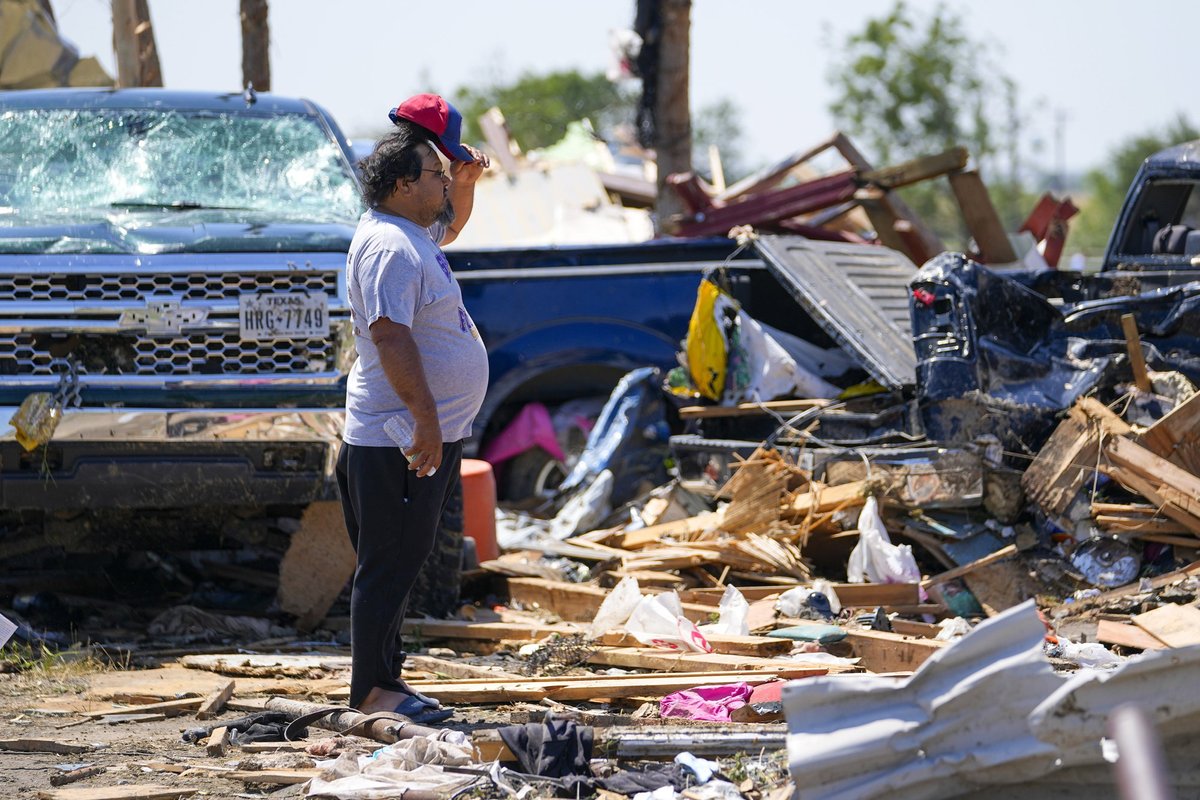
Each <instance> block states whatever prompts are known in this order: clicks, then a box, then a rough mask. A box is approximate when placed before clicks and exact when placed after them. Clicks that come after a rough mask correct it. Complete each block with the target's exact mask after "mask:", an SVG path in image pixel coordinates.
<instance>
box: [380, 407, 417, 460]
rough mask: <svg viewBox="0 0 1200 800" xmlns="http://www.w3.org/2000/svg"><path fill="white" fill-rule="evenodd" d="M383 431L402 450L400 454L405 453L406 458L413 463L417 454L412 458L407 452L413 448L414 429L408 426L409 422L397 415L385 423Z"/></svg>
mask: <svg viewBox="0 0 1200 800" xmlns="http://www.w3.org/2000/svg"><path fill="white" fill-rule="evenodd" d="M383 431H384V433H386V434H387V435H388V436H390V437H391V439H392V441H393V442H395V443H396V445H397V446H398V447H399V448H400V452H402V453H404V457H405V458H407V459H408V460H409V461H410V462H411V461H412V460H413V458H414V456H415V454H414V456H410V455H409V454H408V452H407V451H408V449H409V448H411V447H412V446H413V429H412V425H409V424H408V420H406V419H405V418H404V417H402V416H400V415H399V414H397V415H396V416H394V417H392V418H391V419H389V420H388V421H387V422H385V423H383Z"/></svg>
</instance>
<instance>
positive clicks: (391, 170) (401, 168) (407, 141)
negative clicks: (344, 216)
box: [358, 122, 433, 208]
mask: <svg viewBox="0 0 1200 800" xmlns="http://www.w3.org/2000/svg"><path fill="white" fill-rule="evenodd" d="M432 137H433V134H432V133H430V132H429V131H428V130H427V129H425V128H423V127H421V126H420V125H416V124H414V123H409V122H401V123H399V124H397V125H396V126H395V128H394V129H393V130H392V132H391V133H389V134H388V135H387V136H385V137H383V138H382V139H380V140H379V141H378V142H377V143H376V144H375V149H374V150H372V151H371V154H370V155H369V156H367V157H366V158H364V159H362V160H361V161H359V162H358V169H359V173H360V177H361V181H362V198H363V202H364V203H366V204H367V205H368V206H369V207H370V208H378V207H379V204H380V203H382V202H383V201H384V200H386V199H388V197H389V196H390V195H391V193H392V190H393V189H394V188H395V187H396V181H397V180H406V181H415V180H417V179H419V178H420V177H421V163H422V161H421V159H422V153H421V149H420V145H422V144H426V145H429V146H430V147H431V148H432V147H433V144H432Z"/></svg>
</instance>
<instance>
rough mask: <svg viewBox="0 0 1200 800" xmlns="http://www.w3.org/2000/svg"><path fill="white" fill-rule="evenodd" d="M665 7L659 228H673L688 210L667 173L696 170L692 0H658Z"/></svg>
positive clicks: (658, 139)
mask: <svg viewBox="0 0 1200 800" xmlns="http://www.w3.org/2000/svg"><path fill="white" fill-rule="evenodd" d="M658 2H660V3H661V11H662V39H661V43H660V46H659V63H658V96H657V103H656V109H655V115H656V117H657V126H656V128H657V137H656V141H655V146H654V149H655V152H656V154H657V161H658V201H657V203H656V206H655V210H656V214H655V217H656V221H655V228H656V231H657V232H658V233H662V232H663V231H664V230H669V228H670V220H671V218H672V217H673V216H675V215H678V214H682V213H683V212H684V211H685V208H684V205H683V201H682V200H680V198H679V195H677V194H676V193H675V191H674V190H673V189H671V188H670V187H669V186H667V176H668V175H672V174H675V173H681V172H691V170H692V113H691V105H690V103H689V102H688V58H689V38H690V34H691V9H692V2H691V0H658Z"/></svg>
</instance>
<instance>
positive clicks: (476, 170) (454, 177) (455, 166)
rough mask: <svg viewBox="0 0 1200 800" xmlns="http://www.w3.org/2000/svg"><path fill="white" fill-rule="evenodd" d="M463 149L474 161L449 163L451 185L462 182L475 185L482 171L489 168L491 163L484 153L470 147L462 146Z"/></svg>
mask: <svg viewBox="0 0 1200 800" xmlns="http://www.w3.org/2000/svg"><path fill="white" fill-rule="evenodd" d="M463 149H464V150H466V151H467V152H468V153H470V154H471V155H472V157H474V159H475V160H474V161H451V162H450V180H451V181H452V182H453V183H458V182H459V181H462V182H464V183H475V181H477V180H479V176H480V175H482V174H483V171H484V170H485V169H487V168H488V167H490V166H491V162H490V161H489V160H488V157H487V155H486V154H485V153H483V152H482V151H480V150H476V149H475V148H474V147H471V146H470V145H466V144H464V145H463Z"/></svg>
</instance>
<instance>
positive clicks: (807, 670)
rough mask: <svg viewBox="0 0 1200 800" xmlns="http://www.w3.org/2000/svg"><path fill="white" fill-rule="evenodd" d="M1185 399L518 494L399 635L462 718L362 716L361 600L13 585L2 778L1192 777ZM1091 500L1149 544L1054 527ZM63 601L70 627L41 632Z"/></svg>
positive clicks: (315, 789)
mask: <svg viewBox="0 0 1200 800" xmlns="http://www.w3.org/2000/svg"><path fill="white" fill-rule="evenodd" d="M1198 409H1200V399H1197V397H1196V396H1192V397H1191V398H1189V399H1187V400H1184V401H1183V402H1181V403H1179V404H1178V405H1177V406H1176V407H1175V408H1173V409H1172V410H1171V411H1170V412H1169V413H1167V414H1166V415H1164V416H1162V417H1161V418H1159V419H1158V420H1156V421H1153V422H1151V423H1150V424H1149V425H1146V426H1142V425H1140V424H1138V423H1136V422H1135V423H1134V424H1132V425H1131V424H1130V423H1127V422H1125V421H1124V420H1123V419H1122V418H1121V417H1120V416H1118V415H1117V414H1115V413H1114V412H1113V411H1111V410H1110V409H1109V408H1108V407H1107V406H1105V405H1103V404H1100V403H1098V402H1095V401H1094V400H1091V399H1084V400H1082V401H1080V402H1079V403H1078V404H1077V405H1076V406H1074V407H1072V409H1071V410H1070V412H1069V414H1067V415H1066V416H1065V418H1064V419H1063V420H1062V421H1061V422H1060V423H1059V425H1058V426H1057V429H1056V430H1055V431H1054V432H1053V434H1052V435H1051V436H1050V437H1049V438H1048V439H1047V441H1046V444H1045V446H1044V447H1043V448H1042V450H1041V452H1040V453H1039V454H1038V455H1037V456H1036V458H1034V459H1032V461H1031V464H1030V466H1029V468H1028V469H1027V470H1025V471H1024V473H1023V475H1022V474H1018V475H1017V476H1016V479H1015V480H1013V479H1012V478H1011V477H1010V476H1009V473H1010V472H1011V470H1006V469H1005V468H1002V467H1001V466H999V465H995V464H992V465H989V461H988V459H987V456H986V454H985V453H983V452H974V451H971V450H969V449H963V450H962V451H960V452H958V453H957V455H956V454H954V453H951V452H949V451H947V450H945V449H940V450H937V451H936V452H933V453H927V454H925V457H924V458H922V459H917V460H911V459H910V460H908V461H904V460H899V461H896V460H893V462H892V463H886V462H884V461H880V462H878V463H876V464H874V465H871V464H864V463H863V462H862V461H861V460H856V461H851V462H846V463H845V464H843V465H842V468H839V469H837V470H830V469H826V470H825V471H824V472H823V477H824V478H825V480H823V481H822V480H817V479H816V478H815V477H814V473H813V471H812V470H811V469H808V468H804V467H801V466H800V465H799V463H798V462H799V461H800V460H801V459H798V458H797V457H796V452H795V450H794V449H793V448H789V447H788V446H786V445H784V444H780V446H778V447H766V446H759V447H757V448H755V450H754V451H753V452H752V453H751V454H750V455H749V456H747V457H740V456H734V457H733V458H732V461H731V464H730V466H731V467H732V469H731V470H730V471H731V475H732V477H731V478H729V479H728V480H726V481H723V482H722V483H720V484H719V485H718V484H713V483H712V482H709V483H708V484H705V483H704V482H702V481H687V480H682V479H676V480H673V481H670V482H668V483H667V484H664V485H662V486H659V487H655V488H654V489H653V490H651V491H650V492H648V493H645V494H643V495H640V496H639V497H638V498H636V500H635V501H632V502H631V504H630V505H628V506H627V507H626V508H625V509H624V510H622V511H621V512H620V513H619V514H617V516H618V517H620V516H622V515H623V516H624V517H625V518H630V517H629V509H630V508H634V509H636V512H637V513H636V514H635V515H634V516H635V517H636V519H637V520H638V523H637V524H633V523H630V522H625V523H621V524H615V525H609V526H605V527H597V528H594V529H590V530H585V531H583V532H573V533H571V534H570V535H567V536H562V537H560V538H556V537H555V536H554V534H553V525H554V524H555V522H556V520H557V521H560V522H561V520H560V519H559V518H560V517H562V514H563V512H560V513H559V515H558V517H556V518H555V519H538V518H535V517H532V516H530V515H528V514H523V513H517V512H502V513H500V514H499V515H498V517H497V522H498V527H499V538H500V539H501V541H508V542H510V544H511V543H512V542H514V541H519V542H521V543H523V544H522V545H521V546H506V547H505V550H506V552H505V553H504V554H502V555H501V556H500V557H499V558H497V559H495V560H492V561H488V562H484V563H483V564H482V565H481V567H480V568H478V569H475V570H470V571H468V572H466V573H464V575H463V586H462V591H461V594H462V597H463V601H462V602H461V604H460V605H459V606H458V607H457V609H456V610H454V611H453V612H452V613H449V614H445V615H443V617H444V618H441V619H435V618H431V617H420V616H414V617H411V618H409V619H408V620H407V621H406V623H405V625H404V637H405V640H406V644H407V648H408V650H409V656H408V658H407V660H406V663H405V666H404V675H405V676H406V679H407V680H408V681H409V682H410V683H411V684H412V685H413V686H414V687H415V688H417V689H418V691H420V692H421V693H422V694H424V695H427V696H428V697H430V698H434V699H436V700H437V701H440V703H441V704H442V705H443V707H446V708H452V709H453V710H454V714H453V716H452V717H450V719H448V720H445V721H439V722H437V723H432V724H428V725H417V724H413V723H411V722H409V721H408V720H406V719H405V718H402V717H397V716H394V715H393V716H391V717H390V718H387V717H385V718H381V719H380V718H364V715H361V714H358V713H357V712H354V711H352V710H350V709H347V708H345V707H344V705H345V703H346V700H347V697H348V692H349V688H348V680H349V665H350V660H349V648H348V646H347V645H346V643H345V640H346V637H347V635H348V633H347V631H348V619H347V618H346V617H345V611H346V595H345V594H344V593H343V594H342V595H341V596H340V597H338V598H337V599H334V600H332V601H330V602H329V603H327V605H328V607H327V608H325V609H322V611H323V615H322V616H321V617H320V619H319V621H317V622H316V623H314V624H313V625H312V626H311V629H310V630H305V631H301V630H298V629H297V628H295V627H294V626H291V625H289V624H288V623H287V620H288V619H290V617H288V616H287V615H280V614H274V615H266V616H264V615H261V614H260V615H253V614H250V615H246V614H242V615H238V614H234V613H217V612H214V611H208V610H203V609H200V608H197V607H195V606H192V605H188V604H186V603H172V602H171V599H172V598H171V594H170V593H169V592H164V593H160V594H159V595H157V596H155V597H152V598H149V596H148V595H144V594H143V595H142V598H143V599H142V600H141V601H139V603H138V604H137V605H129V604H126V603H123V601H121V600H120V595H121V592H120V591H119V590H117V591H112V592H109V593H107V594H105V595H104V596H103V597H102V596H99V595H97V596H95V597H94V598H92V602H91V605H90V608H83V607H82V606H83V605H85V603H84V602H83V601H81V599H80V596H78V595H74V594H71V593H69V592H67V591H65V589H64V590H62V591H60V592H59V593H58V594H57V595H56V594H55V593H53V592H48V591H43V592H40V593H38V594H36V595H24V596H18V597H17V598H16V599H17V600H18V601H19V602H18V603H15V605H17V606H18V607H20V608H21V609H23V611H24V616H21V615H18V613H17V612H16V611H13V612H11V613H13V615H14V616H20V618H21V619H22V627H21V629H20V630H21V635H20V636H19V637H18V639H17V641H16V643H15V644H10V645H9V646H8V647H7V648H6V649H5V651H4V654H5V660H4V662H3V663H4V670H5V673H4V674H3V676H0V687H2V688H3V691H2V692H0V709H2V711H3V713H2V716H0V749H3V750H4V751H5V752H4V759H5V765H6V769H5V770H4V771H3V774H2V775H0V781H2V782H3V784H4V786H3V789H2V790H0V793H2V794H3V795H4V796H9V797H46V798H63V799H64V800H65V799H66V798H87V799H88V800H104V799H105V798H175V797H185V796H192V795H195V796H210V797H254V796H265V795H270V796H273V797H302V796H315V797H344V798H355V797H363V798H367V797H394V796H401V795H402V794H404V795H405V796H407V792H409V791H415V792H417V794H416V795H414V796H416V797H430V798H433V797H451V796H456V795H458V794H461V793H464V792H465V793H470V795H471V796H476V797H505V796H509V795H512V794H517V795H522V793H525V794H528V793H532V794H535V795H537V796H554V795H557V796H576V794H577V793H578V794H579V795H580V796H584V795H590V794H594V793H596V792H599V793H601V794H604V795H607V794H609V793H616V794H626V795H632V794H636V793H638V792H643V791H646V792H649V791H655V792H656V797H675V796H678V795H679V794H682V795H683V796H684V797H686V798H689V800H695V798H710V797H723V798H733V797H746V798H751V799H752V800H757V798H779V799H780V800H781V799H782V798H785V797H790V796H798V797H874V796H884V795H885V794H887V795H890V794H892V793H898V794H899V796H903V797H960V796H962V797H1013V796H1021V797H1043V796H1044V797H1052V796H1053V797H1059V796H1078V797H1082V796H1084V793H1087V795H1088V796H1090V797H1106V796H1112V797H1117V796H1119V795H1118V794H1117V793H1116V788H1115V787H1116V786H1117V782H1116V777H1115V775H1114V766H1113V764H1112V763H1111V762H1110V760H1109V759H1107V758H1106V755H1105V749H1106V747H1111V746H1112V745H1102V741H1105V742H1116V746H1117V747H1120V748H1121V752H1122V753H1135V752H1148V753H1150V755H1151V756H1153V757H1155V758H1159V759H1161V763H1162V764H1163V765H1164V766H1163V767H1162V770H1163V772H1162V775H1161V777H1163V779H1164V780H1166V781H1168V782H1169V783H1170V784H1171V785H1173V786H1174V788H1175V790H1176V792H1177V795H1176V796H1179V797H1194V796H1196V793H1197V792H1198V791H1200V785H1198V784H1197V782H1196V781H1195V780H1194V778H1193V776H1194V774H1195V773H1194V771H1193V770H1192V769H1191V767H1190V765H1191V763H1193V761H1194V741H1195V733H1196V726H1197V722H1198V721H1200V716H1198V715H1200V705H1198V703H1200V700H1198V699H1197V698H1198V697H1200V696H1198V695H1197V694H1196V692H1195V691H1194V686H1193V685H1192V682H1193V679H1194V676H1195V675H1196V674H1197V672H1196V669H1197V667H1198V666H1200V648H1197V647H1195V646H1194V645H1196V644H1198V643H1200V609H1198V608H1197V607H1196V605H1195V601H1196V593H1197V587H1198V586H1200V562H1190V561H1188V559H1187V558H1180V555H1181V554H1190V555H1193V556H1194V553H1195V549H1196V548H1195V547H1194V545H1193V542H1195V541H1196V539H1195V531H1196V530H1197V526H1198V525H1200V518H1197V517H1195V516H1193V509H1194V508H1195V506H1194V505H1192V503H1193V502H1194V501H1190V500H1188V499H1187V498H1188V497H1193V496H1200V495H1195V494H1188V493H1191V492H1194V490H1193V489H1192V488H1190V487H1191V486H1192V482H1195V481H1197V479H1196V478H1195V477H1193V476H1192V473H1191V472H1189V471H1188V467H1185V466H1183V465H1181V464H1180V463H1179V462H1180V461H1182V460H1184V458H1183V457H1182V456H1180V454H1181V453H1182V454H1190V453H1191V452H1192V448H1193V445H1192V442H1193V438H1192V437H1193V436H1194V430H1195V426H1194V425H1192V424H1191V423H1190V419H1191V418H1192V416H1193V415H1195V414H1196V413H1200V412H1198ZM1168 442H1169V443H1172V444H1171V446H1170V448H1167V447H1166V445H1164V443H1168ZM1164 449H1169V450H1170V452H1168V453H1167V456H1168V457H1166V458H1164V456H1163V455H1159V454H1158V453H1163V452H1164ZM1187 457H1188V458H1190V456H1187ZM1097 463H1099V464H1100V465H1101V469H1100V470H1099V473H1097V471H1096V470H1095V468H1094V465H1095V464H1097ZM1185 463H1186V461H1185ZM1082 464H1089V465H1093V466H1092V467H1089V468H1081V466H1080V465H1082ZM993 472H999V473H1000V475H1001V477H1003V478H1005V479H1006V480H1007V483H1006V484H1004V485H1005V486H1007V487H1009V490H1010V491H1014V492H1016V491H1021V486H1022V485H1023V486H1024V492H1025V496H1027V497H1028V502H1029V503H1030V504H1031V507H1032V508H1033V509H1036V511H1037V515H1039V516H1037V517H1035V516H1033V515H1032V514H1031V513H1030V511H1029V509H1028V508H1026V507H1024V506H1021V507H1018V508H1016V509H1014V508H1011V507H1010V506H1011V505H1012V504H1011V503H1008V504H1006V503H1003V502H1000V503H997V502H996V500H995V499H993V498H991V495H992V494H994V490H992V489H989V487H991V486H993V482H994V481H995V480H996V477H995V476H993ZM1098 474H1102V475H1106V476H1113V478H1114V479H1119V483H1118V482H1117V481H1116V480H1113V481H1112V482H1111V483H1110V484H1109V486H1110V488H1109V491H1107V492H1105V493H1103V494H1101V493H1099V492H1097V491H1096V489H1095V486H1094V484H1095V483H1096V482H1097V475H1098ZM706 485H707V486H709V487H710V488H709V489H707V490H706V489H705V486H706ZM918 496H919V497H921V498H923V499H924V501H925V506H922V505H921V503H918V502H915V501H914V498H915V497H918ZM1001 499H1003V498H1001ZM1080 503H1083V506H1084V512H1083V513H1081V512H1079V511H1077V510H1075V511H1072V510H1070V508H1071V507H1072V506H1076V507H1078V506H1079V504H1080ZM1070 514H1075V515H1076V516H1077V517H1079V519H1080V520H1081V521H1083V520H1086V521H1087V524H1088V525H1096V526H1098V527H1100V528H1102V529H1111V530H1114V531H1120V532H1122V533H1128V532H1133V533H1134V536H1135V538H1134V539H1132V540H1131V539H1129V538H1125V539H1118V538H1113V537H1111V536H1110V537H1107V538H1106V537H1100V536H1097V537H1092V538H1089V539H1085V540H1082V542H1076V543H1074V546H1073V547H1066V548H1064V547H1062V546H1061V544H1062V542H1065V541H1066V539H1065V538H1061V540H1060V541H1056V540H1055V538H1054V537H1047V536H1044V535H1041V534H1040V533H1039V532H1038V528H1037V527H1036V526H1035V525H1036V523H1035V520H1036V519H1040V518H1048V517H1050V516H1051V515H1060V516H1061V518H1062V519H1063V520H1064V521H1065V520H1066V519H1067V517H1068V516H1069V515H1070ZM610 516H611V515H610ZM998 516H1000V519H999V520H998V519H997V517H998ZM580 521H584V520H580ZM584 527H586V525H585V526H584ZM1142 537H1145V539H1146V540H1147V541H1148V542H1149V543H1150V544H1153V545H1155V547H1149V546H1147V547H1144V548H1134V547H1131V546H1130V544H1129V542H1130V541H1140V539H1141V538H1142ZM1089 543H1090V544H1089ZM1084 544H1088V547H1087V548H1085V547H1084ZM335 549H336V548H335ZM1151 557H1152V558H1153V561H1152V562H1151V561H1150V558H1151ZM1130 559H1133V561H1132V562H1131V561H1130ZM285 572H286V570H285ZM226 576H227V577H226V585H227V586H230V587H236V586H238V585H239V584H238V583H237V581H235V580H231V579H229V577H228V572H226ZM242 577H243V579H245V580H249V578H248V576H247V575H243V576H242ZM313 582H314V583H319V582H320V581H319V579H317V578H316V576H314V579H313ZM309 588H312V587H309ZM234 594H236V591H235V592H234ZM317 594H319V592H317ZM147 598H149V599H147ZM293 602H294V600H293ZM318 602H319V601H318ZM51 610H57V611H58V612H59V613H60V614H62V613H67V610H69V614H68V616H69V617H70V619H71V620H72V622H71V625H72V626H73V629H74V631H75V633H74V635H75V639H76V642H75V643H74V644H71V645H69V646H68V644H67V642H66V641H64V637H63V635H61V634H60V635H58V636H56V635H55V634H54V633H52V632H50V631H45V630H43V632H42V633H41V634H40V635H39V634H38V632H37V631H38V629H37V628H34V627H30V621H32V620H36V619H37V618H38V615H39V614H49V613H50V611H51ZM268 617H273V618H268ZM98 631H104V632H105V634H104V637H101V636H99V635H97V634H96V633H91V632H98ZM56 639H57V640H58V641H59V642H60V645H59V646H57V647H56V646H54V645H53V642H54V641H56ZM1147 731H1149V733H1150V735H1149V736H1147V734H1146V732H1147ZM1156 731H1157V733H1156ZM522 796H523V795H522Z"/></svg>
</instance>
